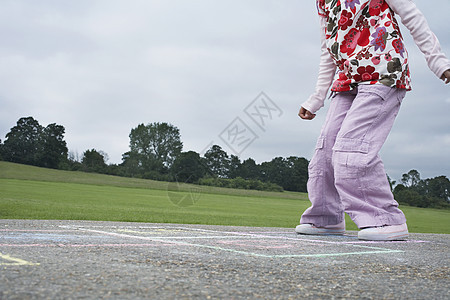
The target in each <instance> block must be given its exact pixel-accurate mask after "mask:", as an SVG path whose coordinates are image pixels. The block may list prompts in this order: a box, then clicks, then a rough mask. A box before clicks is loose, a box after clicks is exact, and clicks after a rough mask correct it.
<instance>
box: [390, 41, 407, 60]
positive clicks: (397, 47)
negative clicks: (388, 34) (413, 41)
mask: <svg viewBox="0 0 450 300" xmlns="http://www.w3.org/2000/svg"><path fill="white" fill-rule="evenodd" d="M392 46H394V49H395V52H397V53H400V55H401V57H403V53H404V52H405V46H404V45H403V42H402V40H401V39H396V40H393V41H392Z"/></svg>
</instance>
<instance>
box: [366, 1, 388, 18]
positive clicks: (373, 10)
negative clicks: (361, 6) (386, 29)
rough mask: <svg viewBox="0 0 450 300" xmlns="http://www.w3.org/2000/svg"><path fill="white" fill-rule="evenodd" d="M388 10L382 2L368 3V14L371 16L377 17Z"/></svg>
mask: <svg viewBox="0 0 450 300" xmlns="http://www.w3.org/2000/svg"><path fill="white" fill-rule="evenodd" d="M388 8H389V5H388V4H387V3H386V1H384V0H371V1H370V3H369V14H370V15H371V16H378V15H380V13H381V12H382V11H385V10H386V9H388Z"/></svg>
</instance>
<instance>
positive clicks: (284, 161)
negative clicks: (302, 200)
mask: <svg viewBox="0 0 450 300" xmlns="http://www.w3.org/2000/svg"><path fill="white" fill-rule="evenodd" d="M64 134H65V128H64V126H62V125H57V124H55V123H53V124H49V125H48V126H46V127H43V126H41V125H40V124H39V122H38V121H37V120H35V119H34V118H33V117H25V118H21V119H19V120H18V121H17V124H16V126H14V127H13V128H11V130H10V132H9V133H7V134H6V139H5V141H4V142H3V143H2V142H1V140H0V160H4V161H11V162H16V163H22V164H29V165H35V166H40V167H47V168H54V169H63V170H73V171H85V172H95V173H103V174H109V175H117V176H124V177H135V178H144V179H153V180H161V181H172V182H174V181H178V182H186V183H194V184H201V185H211V186H219V187H231V188H243V189H256V190H268V191H283V190H287V191H297V192H306V183H307V180H308V163H309V162H308V160H307V159H305V158H303V157H296V156H290V157H276V158H274V159H272V160H271V161H269V162H263V163H261V164H257V163H256V162H255V160H254V159H252V158H248V159H246V160H243V161H241V160H240V159H239V157H237V156H235V155H232V154H231V155H230V154H228V153H227V152H226V151H224V150H223V149H222V148H221V147H220V146H219V145H212V146H211V147H210V148H209V149H208V150H207V151H206V152H205V153H204V154H203V155H201V154H199V153H197V152H195V151H185V152H184V151H183V143H182V141H181V136H180V131H179V129H178V128H177V127H175V126H174V125H171V124H169V123H158V122H155V123H149V124H146V125H145V124H139V125H138V126H137V127H135V128H133V129H131V131H130V134H129V138H130V142H129V148H130V149H129V151H128V152H126V153H124V154H123V155H122V163H120V164H107V157H108V155H107V154H106V153H105V152H102V151H99V150H96V149H88V150H86V151H84V152H83V155H82V157H81V159H80V158H78V157H76V156H75V155H74V154H73V153H69V151H68V148H67V144H66V142H65V141H64ZM390 182H391V186H392V188H393V193H394V195H395V198H396V199H397V201H398V202H399V203H401V204H406V205H411V206H418V207H435V208H449V207H450V205H449V203H450V181H449V180H448V178H447V177H445V176H438V177H435V178H432V179H425V180H422V179H421V178H420V174H419V172H418V171H416V170H411V171H409V172H408V173H406V174H403V176H402V179H401V183H399V184H396V182H395V181H390Z"/></svg>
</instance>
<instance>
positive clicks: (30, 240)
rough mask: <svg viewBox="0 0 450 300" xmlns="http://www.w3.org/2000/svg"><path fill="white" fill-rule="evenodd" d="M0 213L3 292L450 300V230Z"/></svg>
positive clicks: (16, 295) (4, 295)
mask: <svg viewBox="0 0 450 300" xmlns="http://www.w3.org/2000/svg"><path fill="white" fill-rule="evenodd" d="M356 235H357V233H356V232H349V233H347V235H345V236H340V237H338V236H327V237H312V236H300V235H297V234H296V233H295V232H294V230H293V228H292V229H289V228H251V227H229V226H206V225H180V224H148V223H117V222H90V221H35V220H0V299H450V293H449V291H450V280H449V275H450V274H449V273H450V272H449V258H450V255H449V246H450V235H432V234H411V235H410V238H409V239H408V240H407V241H394V242H369V241H359V240H358V239H357V237H356Z"/></svg>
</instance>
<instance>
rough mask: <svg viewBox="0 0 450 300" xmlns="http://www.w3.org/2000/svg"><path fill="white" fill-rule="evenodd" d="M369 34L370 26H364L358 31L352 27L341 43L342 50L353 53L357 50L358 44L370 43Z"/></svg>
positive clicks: (349, 53)
mask: <svg viewBox="0 0 450 300" xmlns="http://www.w3.org/2000/svg"><path fill="white" fill-rule="evenodd" d="M369 36H370V30H369V28H363V30H362V31H358V30H357V29H355V28H352V29H350V31H349V33H347V34H346V35H345V37H344V41H343V42H342V44H341V47H340V50H341V52H342V53H347V54H348V55H351V54H352V53H353V52H354V51H355V49H356V46H367V45H368V44H369Z"/></svg>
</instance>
